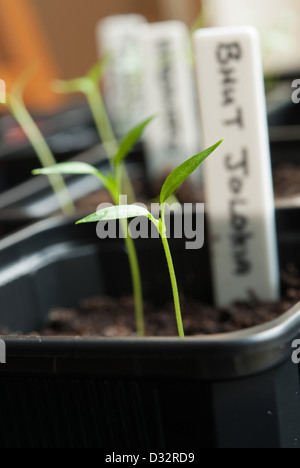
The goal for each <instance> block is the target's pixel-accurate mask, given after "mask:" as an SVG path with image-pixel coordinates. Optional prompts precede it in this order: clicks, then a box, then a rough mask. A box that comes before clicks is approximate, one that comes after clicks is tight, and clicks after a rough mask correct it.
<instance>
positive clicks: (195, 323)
mask: <svg viewBox="0 0 300 468" xmlns="http://www.w3.org/2000/svg"><path fill="white" fill-rule="evenodd" d="M282 280H283V283H284V285H285V289H286V293H285V297H284V298H283V299H282V300H281V301H280V302H278V303H263V302H260V301H259V300H257V299H255V298H254V297H253V298H252V299H251V300H250V302H249V303H240V304H236V305H234V306H232V307H228V308H223V309H218V308H215V307H213V306H211V305H205V304H201V303H200V302H199V301H196V300H182V314H183V321H184V329H185V333H186V335H187V336H195V335H209V334H216V333H226V332H232V331H237V330H242V329H245V328H249V327H253V326H256V325H261V324H263V323H265V322H269V321H271V320H273V319H276V318H278V317H279V316H280V315H282V314H283V313H285V312H287V311H288V310H289V309H290V308H291V307H292V306H294V305H295V304H296V303H297V302H298V301H299V300H300V277H299V275H298V273H297V272H296V271H295V270H294V268H293V267H290V268H289V269H288V270H287V271H286V272H284V274H283V275H282ZM145 322H146V335H147V336H177V327H176V321H175V316H174V307H173V304H172V303H171V302H170V303H168V304H166V305H165V306H164V307H163V308H156V307H154V306H152V305H151V304H149V303H147V304H145ZM36 334H37V333H33V335H36ZM38 335H42V336H53V335H56V336H102V337H121V336H125V337H126V336H127V337H128V336H135V335H136V333H135V321H134V305H133V299H132V297H124V298H121V299H113V298H110V297H94V298H90V299H86V300H83V301H82V302H81V303H80V304H79V306H78V308H77V309H59V308H58V309H55V310H52V311H51V312H50V314H49V323H48V325H47V327H46V328H45V329H44V330H42V331H41V332H39V333H38Z"/></svg>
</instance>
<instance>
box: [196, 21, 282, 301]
mask: <svg viewBox="0 0 300 468" xmlns="http://www.w3.org/2000/svg"><path fill="white" fill-rule="evenodd" d="M194 39H195V51H196V66H197V81H198V89H199V98H200V107H201V115H202V128H203V136H204V143H205V146H206V147H207V146H210V145H212V144H214V143H216V141H218V140H220V139H221V138H224V139H225V140H224V142H223V144H222V145H221V146H220V149H219V150H218V153H217V154H216V155H215V156H214V155H212V156H211V157H210V158H209V159H208V160H207V161H206V162H205V164H204V186H205V192H206V211H207V213H208V218H209V227H210V246H211V253H212V264H213V276H214V285H215V294H216V301H217V303H218V305H220V306H226V305H228V304H231V303H233V302H235V301H238V300H247V299H249V298H250V297H251V295H254V296H255V297H257V298H258V299H262V300H277V299H278V293H279V273H278V258H277V244H276V231H275V209H274V197H273V189H272V176H271V164H270V151H269V144H268V129H267V119H266V105H265V95H264V88H263V73H262V65H261V54H260V46H259V36H258V34H257V32H256V30H255V29H254V28H252V27H251V26H249V27H232V28H212V29H207V30H199V31H197V32H196V33H195V37H194Z"/></svg>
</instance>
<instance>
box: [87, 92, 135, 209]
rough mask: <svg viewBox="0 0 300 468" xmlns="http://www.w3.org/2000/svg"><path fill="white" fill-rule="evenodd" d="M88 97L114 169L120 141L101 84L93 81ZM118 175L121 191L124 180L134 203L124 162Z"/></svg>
mask: <svg viewBox="0 0 300 468" xmlns="http://www.w3.org/2000/svg"><path fill="white" fill-rule="evenodd" d="M86 97H87V100H88V103H89V106H90V109H91V112H92V115H93V118H94V121H95V125H96V128H97V130H98V134H99V137H100V139H101V140H102V143H103V146H104V148H105V152H106V154H107V157H108V159H109V162H110V165H111V167H112V169H114V156H115V154H116V152H117V149H118V143H117V139H116V137H115V134H114V131H113V129H112V126H111V123H110V120H109V117H108V115H107V111H106V107H105V104H104V101H103V97H102V94H101V90H100V88H99V86H97V85H96V84H95V83H93V84H92V86H91V87H90V88H89V89H88V91H87V92H86ZM116 177H117V180H118V187H119V189H120V193H122V187H121V186H122V182H121V180H122V181H123V185H124V191H125V193H126V194H127V196H128V203H129V204H132V203H134V202H135V201H136V200H135V195H134V190H133V187H132V183H131V181H130V178H129V175H128V172H127V170H126V167H125V165H123V164H122V165H121V166H120V167H119V170H118V174H117V175H116Z"/></svg>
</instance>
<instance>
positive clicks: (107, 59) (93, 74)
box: [86, 53, 111, 84]
mask: <svg viewBox="0 0 300 468" xmlns="http://www.w3.org/2000/svg"><path fill="white" fill-rule="evenodd" d="M110 64H111V54H109V53H106V54H105V55H104V56H103V58H102V59H101V60H100V61H99V62H98V63H96V64H95V65H94V66H93V67H92V68H91V69H90V70H89V71H88V73H87V75H86V76H87V77H88V78H90V80H92V81H93V82H94V83H95V84H98V83H99V81H100V80H101V78H102V77H103V75H104V73H105V72H106V70H107V69H108V67H109V65H110Z"/></svg>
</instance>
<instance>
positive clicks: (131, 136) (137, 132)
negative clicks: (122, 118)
mask: <svg viewBox="0 0 300 468" xmlns="http://www.w3.org/2000/svg"><path fill="white" fill-rule="evenodd" d="M156 117H157V116H156V115H152V116H151V117H149V118H148V119H146V120H144V121H143V122H142V123H140V124H138V125H137V126H136V127H134V128H133V129H132V130H130V131H129V133H128V134H127V135H126V136H125V137H124V138H123V140H122V141H121V143H120V145H119V148H118V151H117V153H116V155H115V157H114V163H115V165H116V166H118V165H119V164H121V163H122V161H123V160H124V159H125V158H126V157H127V156H128V154H129V152H130V150H131V149H132V148H133V146H134V145H135V144H136V143H137V141H138V140H139V139H140V137H141V136H142V134H143V132H144V130H145V129H146V127H147V126H148V125H149V124H150V123H151V122H152V120H154V119H155V118H156Z"/></svg>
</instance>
